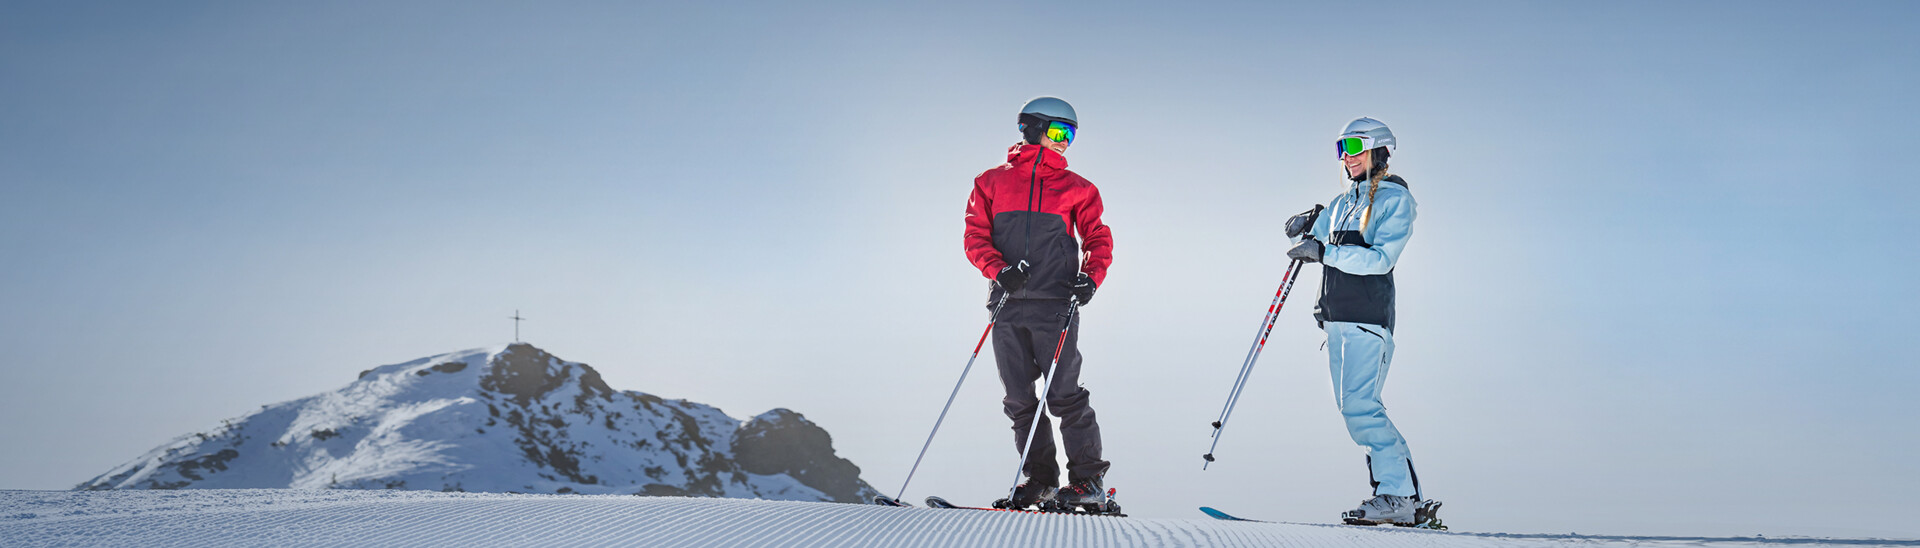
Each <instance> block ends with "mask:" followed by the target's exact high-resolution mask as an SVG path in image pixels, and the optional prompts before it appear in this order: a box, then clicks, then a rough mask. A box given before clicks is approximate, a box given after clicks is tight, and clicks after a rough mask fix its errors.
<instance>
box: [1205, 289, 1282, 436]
mask: <svg viewBox="0 0 1920 548" xmlns="http://www.w3.org/2000/svg"><path fill="white" fill-rule="evenodd" d="M1303 264H1304V263H1303V261H1301V260H1299V259H1294V261H1293V263H1292V264H1289V265H1287V273H1286V275H1285V276H1282V277H1281V278H1280V289H1279V290H1277V291H1274V292H1273V303H1272V304H1269V305H1267V317H1266V318H1264V319H1262V320H1260V330H1259V331H1256V332H1254V337H1253V347H1252V348H1249V349H1247V357H1246V359H1245V360H1243V361H1242V362H1240V375H1239V377H1236V378H1235V379H1234V381H1233V390H1232V391H1230V392H1228V393H1227V405H1226V406H1225V407H1223V408H1221V409H1220V418H1219V419H1218V420H1215V421H1213V445H1210V446H1208V447H1207V454H1205V455H1201V456H1200V458H1203V459H1206V461H1207V462H1206V464H1202V465H1200V469H1201V470H1206V469H1207V467H1208V466H1211V465H1212V464H1213V450H1214V448H1217V447H1219V446H1220V433H1221V432H1223V431H1225V430H1226V428H1227V419H1229V418H1232V417H1233V406H1234V404H1236V403H1239V401H1240V392H1241V391H1242V390H1243V389H1245V388H1246V386H1247V377H1249V376H1251V375H1252V374H1253V364H1254V362H1258V361H1260V351H1261V350H1264V349H1266V347H1267V335H1269V334H1272V333H1273V324H1274V322H1275V321H1277V320H1279V319H1280V308H1281V307H1284V306H1286V305H1287V294H1289V293H1292V292H1293V282H1294V279H1295V278H1298V277H1299V276H1300V267H1301V266H1302V265H1303Z"/></svg>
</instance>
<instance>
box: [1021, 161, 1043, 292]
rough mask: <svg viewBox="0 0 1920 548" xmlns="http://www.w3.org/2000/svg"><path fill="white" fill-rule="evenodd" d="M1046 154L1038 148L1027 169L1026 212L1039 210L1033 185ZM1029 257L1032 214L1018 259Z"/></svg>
mask: <svg viewBox="0 0 1920 548" xmlns="http://www.w3.org/2000/svg"><path fill="white" fill-rule="evenodd" d="M1046 156H1047V149H1044V148H1042V149H1040V153H1039V154H1035V155H1034V156H1033V168H1032V169H1031V170H1029V171H1027V211H1028V212H1034V213H1037V212H1039V211H1040V205H1039V203H1038V201H1039V200H1040V198H1041V196H1040V192H1039V190H1038V189H1036V188H1035V185H1037V184H1038V183H1039V177H1040V160H1041V159H1043V158H1046ZM1030 258H1033V216H1032V215H1028V216H1027V249H1026V251H1023V252H1021V256H1020V260H1023V261H1024V260H1027V259H1030ZM1027 281H1028V282H1029V283H1031V282H1032V281H1033V279H1032V278H1028V279H1027ZM1020 293H1021V295H1022V296H1025V295H1026V293H1027V288H1025V287H1022V288H1020Z"/></svg>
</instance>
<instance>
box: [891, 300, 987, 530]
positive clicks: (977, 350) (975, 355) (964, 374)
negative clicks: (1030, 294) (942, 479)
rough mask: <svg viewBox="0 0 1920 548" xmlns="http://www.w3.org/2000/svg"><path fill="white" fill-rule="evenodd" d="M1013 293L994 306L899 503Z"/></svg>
mask: <svg viewBox="0 0 1920 548" xmlns="http://www.w3.org/2000/svg"><path fill="white" fill-rule="evenodd" d="M1010 293H1012V292H1011V291H1003V292H1001V293H1000V302H999V303H998V304H995V305H993V315H992V316H988V317H987V329H986V331H982V332H980V342H977V343H973V355H972V356H969V357H967V368H966V369H961V370H960V380H958V381H955V382H954V383H953V393H952V394H947V404H946V405H945V406H942V407H940V418H939V419H936V420H934V421H933V431H932V432H928V433H927V442H926V443H924V444H921V445H920V456H918V457H914V458H913V468H912V469H910V470H907V481H904V482H900V494H899V495H897V496H895V497H893V500H895V501H898V500H900V497H904V496H907V485H908V484H911V483H913V473H914V472H918V471H920V459H924V458H927V448H928V447H932V446H933V435H934V434H938V433H940V423H943V422H946V421H947V410H949V409H952V408H953V398H954V397H955V396H959V395H960V385H962V384H965V383H966V382H967V373H970V372H972V371H973V360H975V359H977V358H979V357H980V347H982V346H986V344H987V335H988V334H991V333H993V324H995V323H998V322H999V321H1000V309H1001V308H1004V307H1006V306H1007V295H1008V294H1010Z"/></svg>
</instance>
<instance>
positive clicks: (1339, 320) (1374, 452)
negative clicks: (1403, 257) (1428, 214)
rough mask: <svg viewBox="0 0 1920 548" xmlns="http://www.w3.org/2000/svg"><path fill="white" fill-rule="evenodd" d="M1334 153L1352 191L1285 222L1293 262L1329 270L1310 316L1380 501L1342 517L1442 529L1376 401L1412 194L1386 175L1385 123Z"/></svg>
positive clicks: (1355, 135) (1370, 124) (1388, 137)
mask: <svg viewBox="0 0 1920 548" xmlns="http://www.w3.org/2000/svg"><path fill="white" fill-rule="evenodd" d="M1336 146H1337V147H1338V149H1339V150H1338V154H1339V158H1340V162H1341V164H1342V167H1343V168H1345V174H1346V176H1347V179H1348V180H1349V181H1351V184H1350V185H1349V187H1348V189H1347V191H1346V192H1344V193H1341V194H1340V195H1339V196H1337V197H1335V198H1334V199H1333V202H1332V203H1331V204H1329V205H1328V207H1327V208H1326V209H1325V210H1324V211H1322V210H1321V209H1320V208H1318V207H1316V208H1314V210H1313V211H1309V212H1306V213H1302V214H1300V215H1296V216H1294V218H1293V219H1289V220H1288V223H1287V235H1288V236H1289V237H1293V238H1297V242H1298V243H1297V244H1296V245H1294V247H1293V248H1292V249H1290V250H1288V251H1287V256H1288V257H1290V258H1293V259H1298V260H1302V261H1306V262H1318V263H1321V264H1322V265H1324V266H1323V268H1321V273H1322V279H1321V285H1320V301H1319V303H1318V304H1317V306H1316V307H1315V308H1314V313H1313V316H1314V319H1315V320H1318V321H1319V322H1320V326H1321V328H1322V329H1324V330H1326V332H1327V345H1326V350H1327V357H1328V362H1329V364H1328V365H1329V367H1328V369H1329V371H1330V373H1332V376H1333V391H1334V401H1335V403H1337V404H1338V405H1339V406H1340V414H1341V415H1342V416H1344V417H1345V418H1346V422H1347V433H1348V434H1349V435H1351V436H1352V437H1353V441H1354V443H1357V444H1359V445H1361V446H1363V447H1366V448H1367V468H1368V470H1369V472H1370V473H1371V475H1372V478H1371V480H1372V483H1373V495H1374V496H1373V497H1372V498H1370V499H1367V500H1366V501H1365V502H1362V503H1361V504H1360V507H1359V508H1355V509H1353V510H1349V511H1347V512H1345V513H1343V514H1341V518H1342V519H1343V520H1344V521H1346V522H1347V523H1350V524H1361V525H1377V524H1383V523H1390V524H1394V525H1402V526H1416V525H1425V526H1431V525H1437V523H1432V522H1433V521H1434V520H1433V518H1434V513H1435V512H1436V511H1437V510H1438V509H1439V503H1438V502H1436V501H1427V500H1424V497H1422V496H1421V493H1420V480H1419V478H1418V477H1417V476H1415V475H1414V471H1413V460H1412V457H1411V455H1410V454H1409V453H1408V451H1407V441H1406V439H1405V438H1402V437H1401V436H1400V430H1399V429H1397V428H1394V426H1393V421H1391V420H1388V419H1387V412H1386V407H1385V405H1383V404H1382V403H1381V401H1380V393H1381V390H1382V388H1383V387H1384V386H1385V383H1386V380H1387V367H1388V364H1390V363H1392V361H1393V331H1394V310H1393V300H1394V289H1393V267H1394V264H1395V263H1396V262H1398V261H1399V259H1400V252H1401V251H1402V250H1404V249H1406V247H1407V240H1408V238H1409V237H1410V236H1412V234H1413V218H1414V215H1415V213H1414V210H1415V203H1414V200H1413V194H1412V193H1410V192H1408V191H1407V182H1406V180H1405V179H1401V178H1400V177H1399V176H1397V175H1390V174H1388V173H1387V157H1388V156H1389V155H1391V153H1392V151H1393V150H1395V149H1397V148H1398V144H1397V142H1396V140H1395V139H1394V137H1393V132H1392V131H1391V130H1389V129H1387V125H1386V124H1383V123H1380V121H1379V120H1374V119H1372V118H1360V119H1358V120H1354V121H1353V122H1352V123H1349V124H1347V127H1346V130H1344V131H1342V132H1341V133H1340V139H1339V140H1338V141H1337V142H1336ZM1309 227H1311V228H1309Z"/></svg>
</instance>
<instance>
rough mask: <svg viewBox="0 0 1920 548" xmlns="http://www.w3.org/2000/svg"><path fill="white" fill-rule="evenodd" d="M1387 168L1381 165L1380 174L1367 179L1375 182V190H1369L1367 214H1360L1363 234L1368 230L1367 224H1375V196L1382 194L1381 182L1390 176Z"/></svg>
mask: <svg viewBox="0 0 1920 548" xmlns="http://www.w3.org/2000/svg"><path fill="white" fill-rule="evenodd" d="M1386 168H1387V166H1385V165H1381V166H1380V172H1379V173H1375V174H1373V175H1372V176H1370V177H1367V179H1369V180H1371V181H1372V182H1373V188H1369V189H1367V209H1366V212H1364V213H1361V214H1360V230H1361V232H1365V231H1366V230H1367V223H1370V222H1373V195H1374V194H1378V193H1379V192H1380V180H1381V179H1385V178H1387V176H1388V175H1390V174H1389V173H1387V169H1386Z"/></svg>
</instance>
